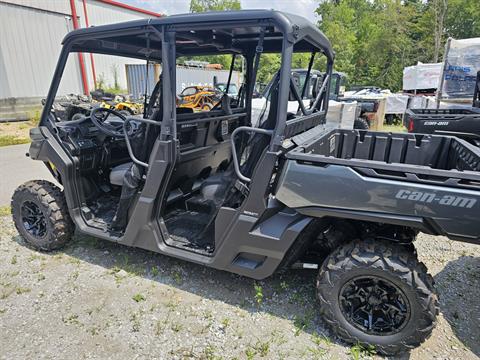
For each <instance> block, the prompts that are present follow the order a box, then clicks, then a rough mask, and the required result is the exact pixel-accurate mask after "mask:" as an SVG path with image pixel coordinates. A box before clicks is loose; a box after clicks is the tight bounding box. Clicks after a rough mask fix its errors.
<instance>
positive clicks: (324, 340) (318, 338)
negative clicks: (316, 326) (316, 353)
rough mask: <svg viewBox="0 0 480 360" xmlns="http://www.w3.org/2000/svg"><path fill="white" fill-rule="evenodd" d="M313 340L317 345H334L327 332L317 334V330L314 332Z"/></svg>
mask: <svg viewBox="0 0 480 360" xmlns="http://www.w3.org/2000/svg"><path fill="white" fill-rule="evenodd" d="M312 341H313V343H314V344H315V345H317V346H320V345H326V346H328V347H330V346H332V344H333V343H332V340H330V338H329V337H328V336H326V335H325V334H321V335H319V334H317V333H316V332H314V333H313V335H312Z"/></svg>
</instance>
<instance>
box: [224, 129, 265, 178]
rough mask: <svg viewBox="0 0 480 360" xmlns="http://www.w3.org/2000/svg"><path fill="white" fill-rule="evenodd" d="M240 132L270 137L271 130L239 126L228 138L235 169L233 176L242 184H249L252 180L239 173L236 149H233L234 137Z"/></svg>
mask: <svg viewBox="0 0 480 360" xmlns="http://www.w3.org/2000/svg"><path fill="white" fill-rule="evenodd" d="M241 131H245V132H255V133H258V134H264V135H269V136H272V134H273V130H266V129H260V128H253V127H250V126H240V127H238V128H236V129H235V130H234V131H233V132H232V136H231V137H230V142H231V143H232V157H233V166H234V168H235V174H236V175H237V177H238V178H239V179H240V180H242V181H244V182H250V181H252V179H250V178H248V177H246V176H245V175H243V174H242V172H241V171H240V164H239V162H238V156H237V149H236V148H235V136H236V135H237V134H238V133H239V132H241Z"/></svg>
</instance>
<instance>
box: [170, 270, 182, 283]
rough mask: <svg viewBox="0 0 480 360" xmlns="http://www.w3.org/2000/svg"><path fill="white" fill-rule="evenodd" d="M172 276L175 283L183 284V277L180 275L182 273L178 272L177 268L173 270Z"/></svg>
mask: <svg viewBox="0 0 480 360" xmlns="http://www.w3.org/2000/svg"><path fill="white" fill-rule="evenodd" d="M172 277H173V281H175V283H176V284H177V285H182V284H183V277H182V274H181V273H180V271H178V270H175V271H173V273H172Z"/></svg>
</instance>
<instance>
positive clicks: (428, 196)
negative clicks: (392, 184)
mask: <svg viewBox="0 0 480 360" xmlns="http://www.w3.org/2000/svg"><path fill="white" fill-rule="evenodd" d="M395 197H396V198H397V199H401V200H411V201H416V202H420V203H427V204H431V203H437V204H440V205H446V206H455V207H461V208H467V209H471V208H472V207H473V206H474V205H475V204H476V202H477V199H474V198H469V197H464V196H455V195H438V194H435V193H429V192H422V191H410V190H405V189H402V190H399V191H398V192H397V195H395Z"/></svg>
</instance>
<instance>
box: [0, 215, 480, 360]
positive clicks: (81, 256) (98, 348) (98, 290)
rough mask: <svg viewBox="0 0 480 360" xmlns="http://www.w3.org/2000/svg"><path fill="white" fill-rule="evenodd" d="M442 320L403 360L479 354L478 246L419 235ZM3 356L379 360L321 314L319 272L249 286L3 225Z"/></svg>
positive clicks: (97, 244) (95, 243) (5, 221)
mask: <svg viewBox="0 0 480 360" xmlns="http://www.w3.org/2000/svg"><path fill="white" fill-rule="evenodd" d="M416 246H417V250H418V252H419V256H420V257H421V259H422V261H424V262H425V263H426V265H427V266H428V267H429V269H430V272H431V273H432V275H434V277H435V280H436V284H437V288H438V291H439V294H440V304H441V311H442V314H441V315H440V316H439V322H438V325H437V327H436V329H435V330H434V332H433V335H432V336H431V337H430V339H429V340H427V342H425V343H424V344H423V345H422V346H421V347H419V348H417V349H415V350H413V351H412V353H411V354H410V355H405V356H403V358H404V359H409V358H410V359H462V360H467V359H477V358H478V356H480V301H479V298H480V257H479V255H480V248H479V247H476V246H474V245H469V244H463V243H458V242H452V241H449V240H447V239H445V238H442V237H432V236H427V235H421V236H420V238H419V240H418V241H417V242H416ZM0 254H1V256H2V259H3V260H2V261H1V262H0V334H1V335H0V359H9V360H10V359H41V358H45V359H74V358H75V359H84V358H88V359H107V358H108V359H136V358H139V359H152V358H156V359H184V358H185V359H191V358H194V359H233V358H237V359H260V358H265V359H302V358H304V359H316V358H322V359H323V358H325V359H349V358H353V359H359V358H369V357H370V358H372V357H373V358H378V356H373V355H371V354H369V353H368V351H367V350H365V349H361V348H359V347H350V346H346V345H345V344H343V343H341V342H340V341H339V340H338V339H336V338H334V337H333V336H332V335H331V334H330V333H329V332H328V330H326V329H325V327H324V324H323V323H322V322H321V320H320V319H319V318H318V316H317V315H316V311H315V310H316V306H317V303H316V301H315V297H314V278H315V273H314V272H303V271H302V272H300V271H291V272H290V273H288V274H286V275H284V276H282V277H280V276H275V277H273V278H270V279H267V280H265V281H260V282H254V281H253V280H251V279H248V278H243V277H240V276H236V275H232V274H228V273H226V272H222V271H217V270H213V269H208V268H204V267H201V266H198V265H194V264H190V263H186V262H183V261H179V260H175V259H171V258H167V257H165V256H162V255H158V254H154V253H150V252H147V251H143V250H139V249H131V248H126V247H123V246H119V245H115V244H112V243H109V242H106V241H101V240H96V239H92V238H86V237H82V236H76V237H75V239H74V241H73V242H72V243H71V245H69V246H68V247H67V248H66V249H64V250H63V251H59V252H55V253H49V254H46V253H40V252H37V251H34V250H32V249H30V248H29V247H27V245H26V244H25V243H24V241H23V240H22V239H21V238H20V236H18V234H17V232H16V230H15V228H14V226H13V224H12V222H11V220H10V218H9V217H0Z"/></svg>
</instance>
